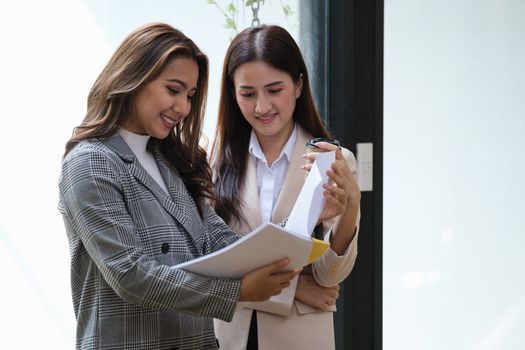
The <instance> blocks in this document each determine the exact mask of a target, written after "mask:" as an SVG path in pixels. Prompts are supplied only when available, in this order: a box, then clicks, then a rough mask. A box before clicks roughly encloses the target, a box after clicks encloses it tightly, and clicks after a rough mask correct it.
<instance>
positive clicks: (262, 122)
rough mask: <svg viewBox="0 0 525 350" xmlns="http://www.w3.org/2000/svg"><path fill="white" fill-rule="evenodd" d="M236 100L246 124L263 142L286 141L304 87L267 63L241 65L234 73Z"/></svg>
mask: <svg viewBox="0 0 525 350" xmlns="http://www.w3.org/2000/svg"><path fill="white" fill-rule="evenodd" d="M233 83H234V86H235V98H236V100H237V104H238V105H239V109H240V110H241V112H242V114H243V116H244V118H245V119H246V121H247V122H248V123H249V124H250V125H251V126H252V128H253V130H254V131H255V133H256V134H257V137H258V139H259V142H261V141H262V140H263V139H265V138H266V139H269V140H281V139H284V140H285V139H287V138H288V136H289V135H290V134H291V132H292V129H293V124H294V123H293V112H294V109H295V102H296V99H297V98H298V97H299V96H300V95H301V88H302V84H301V81H299V82H298V83H297V84H296V83H294V81H293V80H292V77H291V76H290V75H289V74H288V73H286V72H283V71H280V70H278V69H275V68H273V67H272V66H270V65H268V64H266V63H264V62H248V63H244V64H242V65H240V66H239V67H238V68H237V69H236V70H235V72H234V74H233Z"/></svg>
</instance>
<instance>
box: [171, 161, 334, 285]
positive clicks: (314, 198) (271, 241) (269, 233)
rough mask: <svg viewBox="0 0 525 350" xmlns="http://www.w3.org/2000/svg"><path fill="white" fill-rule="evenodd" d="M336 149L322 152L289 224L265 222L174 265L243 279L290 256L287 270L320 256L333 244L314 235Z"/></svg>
mask: <svg viewBox="0 0 525 350" xmlns="http://www.w3.org/2000/svg"><path fill="white" fill-rule="evenodd" d="M334 160H335V152H333V151H332V152H326V153H321V154H319V155H318V156H317V159H316V161H315V164H314V166H313V167H312V169H311V170H310V173H309V174H308V177H307V179H306V182H305V184H304V185H303V188H302V189H301V193H300V194H299V197H298V198H297V201H296V202H295V205H294V207H293V209H292V212H291V214H290V217H289V219H288V222H287V224H286V227H285V228H284V229H283V228H281V227H279V226H277V225H275V224H272V223H265V224H262V225H261V226H259V227H258V228H256V229H255V230H254V231H252V232H250V233H249V234H247V235H245V236H244V237H242V238H240V239H239V240H238V241H236V242H235V243H233V244H230V245H229V246H227V247H224V248H223V249H221V250H218V251H216V252H213V253H211V254H208V255H205V256H202V257H200V258H197V259H194V260H191V261H187V262H185V263H182V264H178V265H175V266H173V267H172V268H177V269H184V270H187V271H190V272H195V273H198V274H202V275H205V276H212V277H229V278H240V277H242V276H244V275H245V274H246V273H247V272H250V271H253V270H255V269H257V268H259V267H261V266H264V265H267V264H270V263H272V262H274V261H276V260H279V259H281V258H288V259H289V264H288V266H287V267H286V270H292V269H296V268H299V267H303V266H305V265H307V264H310V263H312V262H314V261H315V260H317V259H319V258H320V257H321V256H322V255H323V254H324V252H325V251H326V250H327V249H328V248H329V246H330V245H329V243H328V242H325V241H321V240H318V239H315V238H312V237H310V235H311V233H312V231H313V229H314V227H315V225H316V223H317V220H318V219H319V215H320V214H321V211H322V209H323V205H324V200H323V188H322V187H323V184H324V183H326V182H327V181H328V177H327V176H326V174H325V173H326V171H327V170H328V169H329V168H330V165H331V163H332V162H333V161H334Z"/></svg>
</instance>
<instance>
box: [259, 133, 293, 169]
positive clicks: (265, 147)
mask: <svg viewBox="0 0 525 350" xmlns="http://www.w3.org/2000/svg"><path fill="white" fill-rule="evenodd" d="M293 129H294V124H292V125H291V127H290V130H288V131H287V132H282V133H279V134H277V135H272V136H263V135H258V134H256V135H257V140H258V141H259V145H260V146H261V150H262V151H263V153H264V157H265V158H266V162H267V163H268V166H272V164H273V162H274V161H275V160H276V159H277V157H279V154H280V153H281V151H282V149H283V147H284V145H285V144H286V142H287V141H288V139H289V138H290V135H291V134H292V132H293Z"/></svg>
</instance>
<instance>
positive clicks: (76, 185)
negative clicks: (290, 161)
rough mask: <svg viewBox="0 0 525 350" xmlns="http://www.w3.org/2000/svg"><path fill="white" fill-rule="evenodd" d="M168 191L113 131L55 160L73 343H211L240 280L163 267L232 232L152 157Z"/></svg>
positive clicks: (229, 312) (217, 244)
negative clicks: (215, 322)
mask: <svg viewBox="0 0 525 350" xmlns="http://www.w3.org/2000/svg"><path fill="white" fill-rule="evenodd" d="M155 157H156V159H157V163H158V165H159V170H160V173H161V175H162V177H163V178H164V181H165V182H166V186H167V188H168V191H169V195H168V194H167V193H166V192H165V191H163V190H162V188H161V187H160V186H159V185H158V184H157V183H156V182H155V180H153V178H152V177H150V175H149V174H148V173H147V172H146V170H144V168H143V167H142V166H141V165H140V163H139V162H138V160H137V159H136V158H135V155H134V154H133V153H132V151H131V150H130V149H129V147H128V146H127V144H126V143H125V142H124V140H123V139H122V138H121V137H120V135H118V134H115V135H114V136H112V137H110V138H108V139H104V140H95V139H93V140H89V141H82V142H81V143H79V144H78V145H77V146H75V147H74V148H73V149H72V150H71V151H70V152H69V153H68V154H67V156H66V157H65V158H64V159H63V161H62V173H61V175H60V180H59V188H60V200H59V206H58V207H59V210H60V212H61V213H62V215H63V218H64V222H65V227H66V232H67V236H68V240H69V246H70V252H71V286H72V295H73V306H74V311H75V316H76V320H77V334H76V347H77V349H216V348H217V342H216V339H215V335H214V332H213V323H212V318H219V319H222V320H226V321H229V320H231V319H232V317H233V314H234V311H235V306H236V304H237V301H238V299H239V294H240V286H241V284H240V280H232V279H225V278H209V277H205V276H199V275H196V274H193V273H189V272H186V271H183V270H177V269H173V268H171V267H170V266H172V265H174V264H177V263H180V262H184V261H187V260H191V259H194V258H196V257H199V256H202V255H204V254H207V253H210V252H212V251H215V250H218V249H220V248H222V247H224V246H226V245H228V244H230V243H232V242H233V241H235V240H236V239H238V238H239V236H237V235H235V234H234V233H233V232H231V231H230V229H229V227H228V226H226V224H224V222H223V221H222V219H220V218H219V217H218V216H217V215H216V214H215V212H214V211H213V209H212V208H210V206H209V205H206V206H205V208H204V213H203V219H201V217H200V216H199V214H198V211H197V207H196V206H195V202H194V201H193V198H192V197H191V196H190V194H189V192H188V191H187V190H186V187H185V186H184V184H183V182H182V180H181V178H180V177H179V176H178V175H177V174H176V173H175V172H173V171H172V170H170V169H169V168H168V166H167V165H166V164H165V163H164V162H163V161H162V160H161V159H160V157H159V156H158V155H155Z"/></svg>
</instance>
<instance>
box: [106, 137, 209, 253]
mask: <svg viewBox="0 0 525 350" xmlns="http://www.w3.org/2000/svg"><path fill="white" fill-rule="evenodd" d="M101 142H102V143H103V144H105V145H106V146H108V147H110V148H111V149H112V150H114V151H115V152H116V153H117V154H118V155H119V157H120V158H121V159H122V160H123V161H124V162H126V163H127V167H128V171H129V172H130V174H131V175H132V176H133V177H135V179H137V180H138V181H139V182H140V183H142V184H143V185H144V186H145V187H146V188H148V190H149V191H150V192H151V193H152V194H153V196H154V197H155V199H157V201H158V202H159V203H160V205H161V206H162V207H163V208H164V209H166V211H167V212H168V213H170V214H171V215H172V216H173V217H174V218H175V219H176V220H177V221H178V222H179V223H180V224H181V225H182V226H183V227H184V228H185V229H186V231H188V232H189V233H190V235H191V236H192V237H193V239H194V241H195V243H196V244H197V246H200V245H199V244H200V240H201V239H200V238H201V236H202V232H203V224H202V221H200V216H199V213H198V211H197V208H196V206H195V203H194V202H193V198H192V197H191V196H190V194H189V193H188V192H187V190H186V187H185V186H184V183H183V182H182V180H181V179H180V178H179V177H178V176H175V175H173V172H172V171H171V170H170V169H169V168H168V166H167V165H166V164H165V163H164V161H163V160H162V159H160V156H158V155H156V154H154V157H155V159H156V160H157V164H158V167H159V171H160V174H161V176H162V178H163V179H164V181H165V183H166V187H167V188H168V191H169V194H168V193H166V192H165V191H164V190H163V189H162V188H161V187H160V186H159V184H158V183H157V182H156V181H155V180H154V179H153V178H152V177H151V176H150V175H149V174H148V172H147V171H146V170H145V169H144V168H143V167H142V165H141V164H140V163H139V161H138V160H137V157H136V156H135V154H134V153H133V151H131V149H130V148H129V146H128V145H127V144H126V142H125V141H124V139H122V137H121V136H120V135H119V134H118V133H117V134H114V135H113V136H111V137H109V138H107V139H104V140H102V141H101Z"/></svg>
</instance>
